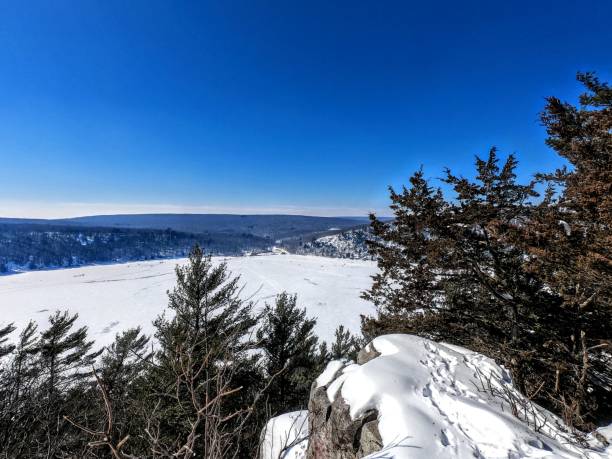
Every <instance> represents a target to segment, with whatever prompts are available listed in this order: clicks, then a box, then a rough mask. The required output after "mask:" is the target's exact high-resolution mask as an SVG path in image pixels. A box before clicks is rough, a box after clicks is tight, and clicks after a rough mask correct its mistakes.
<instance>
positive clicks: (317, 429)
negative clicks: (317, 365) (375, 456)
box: [306, 345, 382, 459]
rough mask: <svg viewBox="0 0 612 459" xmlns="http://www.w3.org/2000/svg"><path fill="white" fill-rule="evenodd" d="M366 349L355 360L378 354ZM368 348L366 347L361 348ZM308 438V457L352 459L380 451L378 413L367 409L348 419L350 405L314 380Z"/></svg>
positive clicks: (311, 392) (364, 360) (362, 361)
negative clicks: (332, 395)
mask: <svg viewBox="0 0 612 459" xmlns="http://www.w3.org/2000/svg"><path fill="white" fill-rule="evenodd" d="M369 347H370V348H371V349H369V350H368V351H366V353H365V354H364V355H363V356H362V355H361V352H360V356H361V358H358V363H359V364H360V365H363V363H365V362H367V361H369V360H371V359H372V358H375V357H377V356H378V355H380V354H379V353H377V352H376V350H375V349H374V348H372V347H371V345H370V346H369ZM366 349H368V347H366V348H365V349H363V350H362V351H365V350H366ZM308 411H309V414H308V424H309V429H310V430H309V431H310V436H309V439H308V450H307V456H306V457H307V458H309V459H355V458H361V457H364V456H367V455H368V454H371V453H374V452H376V451H380V449H381V448H382V440H381V437H380V433H379V431H378V413H377V412H376V411H375V410H372V411H368V412H366V413H364V414H363V415H362V416H360V417H359V418H358V419H351V415H350V407H349V406H348V405H347V403H346V402H345V401H344V399H343V398H342V396H341V395H340V394H338V395H337V396H336V398H335V400H334V401H333V403H332V402H330V401H329V399H328V397H327V386H321V387H317V383H316V382H314V383H313V385H312V389H311V391H310V400H309V402H308Z"/></svg>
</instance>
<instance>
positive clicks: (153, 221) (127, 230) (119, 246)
mask: <svg viewBox="0 0 612 459" xmlns="http://www.w3.org/2000/svg"><path fill="white" fill-rule="evenodd" d="M366 222H367V218H366V217H311V216H302V215H230V214H138V215H94V216H89V217H77V218H68V219H55V220H45V219H19V218H0V273H2V272H14V271H21V270H32V269H44V268H51V267H68V266H80V265H85V264H92V263H108V262H123V261H132V260H147V259H155V258H168V257H180V256H185V255H186V254H187V253H188V251H189V249H190V248H191V247H192V246H193V244H195V243H199V244H200V245H201V246H202V247H203V248H204V249H205V250H206V251H207V252H208V253H211V254H214V255H241V254H244V253H261V252H266V251H269V250H271V249H272V247H273V246H275V245H276V246H282V247H285V248H287V249H289V250H290V251H292V252H297V250H294V249H297V248H298V247H302V246H304V245H305V244H307V243H308V242H309V241H314V240H316V239H318V238H320V237H322V236H326V235H333V234H336V233H340V232H343V231H346V230H351V229H353V228H359V227H363V226H364V224H365V223H366ZM358 234H359V233H358ZM350 238H352V236H350V237H349V239H350ZM356 242H357V244H355V246H357V247H359V246H360V242H361V241H356ZM332 245H333V244H332ZM329 246H330V244H326V247H327V248H326V250H320V247H319V246H316V247H310V246H308V249H309V250H304V251H303V252H302V253H304V252H307V253H308V252H309V253H317V254H321V255H328V256H345V257H346V256H348V257H352V255H351V253H349V252H351V250H350V247H348V246H346V244H345V245H343V246H342V248H341V250H335V251H334V250H332V249H333V247H332V248H331V249H330V248H329ZM313 249H314V250H313ZM362 256H363V253H361V252H360V253H359V256H358V257H362Z"/></svg>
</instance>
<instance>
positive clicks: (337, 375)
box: [262, 335, 612, 459]
mask: <svg viewBox="0 0 612 459" xmlns="http://www.w3.org/2000/svg"><path fill="white" fill-rule="evenodd" d="M371 346H373V347H374V349H375V350H376V351H377V352H379V353H380V355H379V356H378V357H375V358H374V359H372V360H370V361H368V362H366V363H365V364H363V365H357V364H353V363H350V362H341V361H333V362H330V363H329V364H328V367H327V368H326V370H325V371H324V372H323V373H322V374H321V376H320V377H319V378H318V379H317V385H318V386H319V387H325V388H326V392H327V397H328V399H329V400H330V401H333V400H334V399H336V398H337V397H339V396H342V398H343V400H344V401H345V402H346V403H347V404H348V405H349V407H350V415H351V418H353V419H357V418H359V417H360V416H361V415H363V414H364V413H366V412H368V411H369V410H376V411H377V413H378V429H379V431H380V434H381V437H382V442H383V449H382V450H381V451H379V452H376V453H373V454H370V455H369V456H367V457H368V458H371V459H374V458H380V459H382V458H396V459H445V458H455V459H458V458H461V459H463V458H465V459H467V458H482V459H485V458H487V459H489V458H496V459H498V458H507V459H522V458H550V459H552V458H559V459H561V458H565V459H604V458H606V459H609V458H612V446H609V445H603V444H602V443H601V442H600V441H598V440H596V439H595V438H594V436H592V435H591V436H589V437H588V438H587V439H586V440H587V441H588V443H589V444H590V445H591V447H586V445H578V444H577V443H576V442H575V439H574V438H572V436H571V435H570V434H569V433H568V430H569V429H567V428H566V427H564V424H563V421H562V420H561V419H560V418H558V417H557V416H555V415H553V414H552V413H550V412H548V411H546V410H545V409H543V408H541V407H539V406H537V405H535V404H533V403H531V402H530V401H529V400H527V399H526V398H525V397H524V396H523V395H521V394H520V393H519V392H518V391H517V390H516V389H515V388H514V386H513V385H512V379H511V377H510V374H509V373H508V372H507V371H506V370H504V369H503V368H501V367H500V366H499V365H497V364H495V362H494V361H493V360H491V359H489V358H487V357H485V356H483V355H481V354H478V353H476V352H472V351H469V350H467V349H464V348H461V347H458V346H451V345H445V344H440V343H435V342H433V341H429V340H427V339H423V338H418V337H416V336H412V335H387V336H381V337H378V338H376V339H374V341H373V342H372V343H371ZM513 407H514V408H515V409H516V411H517V412H518V416H515V415H513V414H512V413H513ZM305 416H306V413H305V412H296V413H288V414H287V415H282V416H279V417H277V418H272V419H271V420H270V421H269V422H268V424H267V426H266V429H265V430H264V438H265V439H267V440H269V441H268V442H267V443H266V442H264V443H263V446H262V448H263V453H264V454H263V457H264V458H267V457H279V456H278V455H277V456H273V453H275V452H276V451H277V450H278V444H279V443H282V441H281V440H284V439H286V440H285V442H287V441H293V443H289V444H291V445H293V448H292V449H291V450H290V451H291V455H288V456H286V457H287V458H288V457H291V458H304V457H306V456H305V454H304V451H305V450H306V448H307V446H308V445H307V442H308V440H303V441H301V442H300V439H306V438H307V437H308V432H307V431H306V427H300V428H296V427H295V426H296V425H298V426H301V425H302V424H303V423H299V422H298V421H299V420H300V419H303V418H304V417H305ZM294 421H295V422H294ZM599 433H600V434H601V435H602V436H603V437H606V438H607V439H608V441H612V438H611V437H612V426H610V427H608V428H603V429H600V430H599ZM294 440H295V441H294ZM274 448H276V449H274ZM271 454H272V455H271ZM280 457H281V458H282V457H284V456H282V455H281V456H280Z"/></svg>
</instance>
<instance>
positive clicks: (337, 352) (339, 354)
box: [331, 325, 361, 360]
mask: <svg viewBox="0 0 612 459" xmlns="http://www.w3.org/2000/svg"><path fill="white" fill-rule="evenodd" d="M334 338H335V340H334V342H333V344H332V347H331V358H332V359H334V360H339V359H349V360H356V359H357V352H359V347H360V344H361V343H360V342H359V340H358V339H357V338H356V337H354V336H353V335H352V334H351V332H350V331H348V330H345V329H344V325H340V326H338V328H336V331H335V332H334Z"/></svg>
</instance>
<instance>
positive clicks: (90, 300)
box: [0, 255, 377, 345]
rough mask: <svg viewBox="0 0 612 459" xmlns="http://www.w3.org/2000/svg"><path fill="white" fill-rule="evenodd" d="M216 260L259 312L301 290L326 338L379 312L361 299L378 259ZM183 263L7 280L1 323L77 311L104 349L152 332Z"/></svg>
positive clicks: (0, 283) (0, 292) (2, 285)
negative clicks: (119, 338) (120, 336)
mask: <svg viewBox="0 0 612 459" xmlns="http://www.w3.org/2000/svg"><path fill="white" fill-rule="evenodd" d="M213 260H214V261H215V262H219V261H226V262H227V264H228V268H229V270H230V271H231V272H232V273H233V274H234V275H240V278H241V280H240V284H241V285H243V286H244V288H243V290H242V293H241V296H242V297H243V298H250V299H252V300H253V301H255V302H256V304H257V307H261V306H263V304H264V303H265V302H272V301H273V300H274V297H275V295H276V294H278V293H280V292H282V291H284V290H286V291H287V292H289V293H297V294H298V304H299V306H300V307H302V308H306V309H307V311H308V312H307V314H308V316H310V317H316V318H317V319H318V320H317V326H316V332H317V334H318V335H319V337H320V338H322V339H324V340H327V341H331V340H332V339H333V332H334V330H335V328H336V327H337V326H338V325H340V324H343V325H344V326H345V327H348V328H349V329H350V330H352V331H354V332H358V331H359V327H360V319H359V314H369V313H373V312H374V308H373V305H372V304H370V303H368V302H366V301H364V300H362V299H361V298H360V293H361V292H362V291H363V290H365V289H367V288H368V287H369V286H370V285H371V279H370V276H372V275H373V274H374V273H375V272H376V271H377V268H376V264H375V263H374V262H372V261H361V260H345V259H337V258H325V257H316V256H300V255H269V256H254V257H232V258H225V257H215V258H213ZM184 262H185V260H184V259H181V260H156V261H146V262H132V263H125V264H116V265H100V266H88V267H83V268H72V269H60V270H50V271H34V272H26V273H21V274H15V275H9V276H1V277H0V310H1V314H2V315H1V317H0V325H2V324H7V323H10V322H14V323H15V325H16V326H17V327H18V329H21V328H23V326H24V325H25V324H26V323H27V322H28V321H29V320H30V319H33V320H36V321H37V322H39V323H40V324H41V326H44V325H45V324H46V323H47V317H48V316H49V314H51V313H52V312H54V311H55V310H57V309H61V310H64V309H68V310H69V311H70V312H71V313H75V312H78V313H79V324H81V325H87V326H88V327H89V333H90V336H91V337H92V338H94V339H95V340H96V342H97V344H98V345H105V344H108V343H109V342H111V341H112V340H113V339H114V336H115V334H116V333H117V332H119V331H121V330H125V329H127V328H130V327H135V326H137V325H140V326H141V327H142V328H143V330H144V331H145V332H146V333H151V332H152V329H153V327H152V324H151V321H152V320H153V319H154V318H155V317H156V316H157V315H158V314H160V313H161V312H162V311H163V310H164V309H165V308H166V305H167V295H166V291H167V290H169V289H172V288H173V286H174V284H175V275H174V267H175V266H176V265H177V264H180V263H184ZM14 334H15V335H16V333H14Z"/></svg>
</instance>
